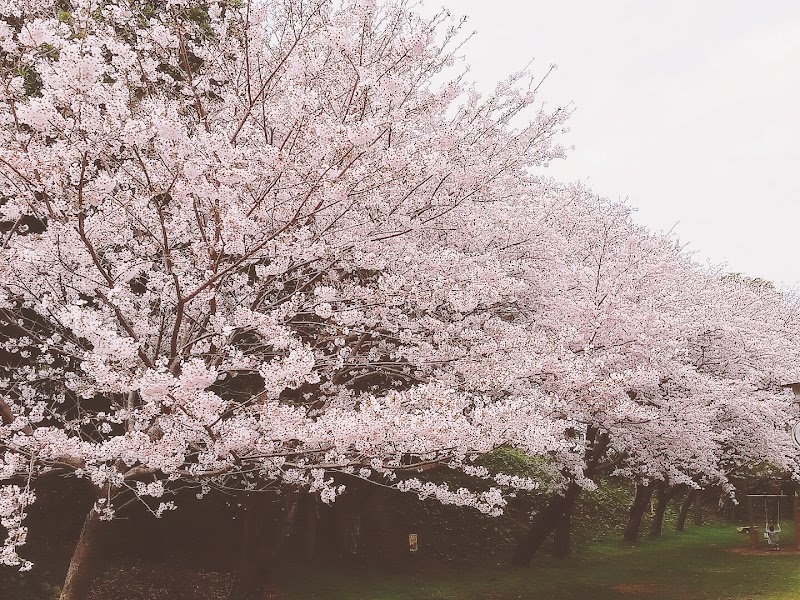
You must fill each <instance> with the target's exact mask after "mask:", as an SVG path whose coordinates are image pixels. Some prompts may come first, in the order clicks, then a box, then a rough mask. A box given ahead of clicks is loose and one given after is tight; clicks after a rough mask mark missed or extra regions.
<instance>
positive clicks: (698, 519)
mask: <svg viewBox="0 0 800 600" xmlns="http://www.w3.org/2000/svg"><path fill="white" fill-rule="evenodd" d="M701 500H702V499H701V496H700V494H699V493H698V494H697V497H696V498H695V501H694V524H695V525H697V526H698V527H699V526H700V525H702V524H703V503H702V501H701Z"/></svg>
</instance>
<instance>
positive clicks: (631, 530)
mask: <svg viewBox="0 0 800 600" xmlns="http://www.w3.org/2000/svg"><path fill="white" fill-rule="evenodd" d="M652 495H653V486H652V485H645V484H643V483H637V484H636V494H635V495H634V497H633V503H632V504H631V508H630V511H629V512H628V524H627V525H626V526H625V534H624V535H623V536H622V539H623V540H625V541H626V542H628V543H631V544H635V543H636V542H638V541H639V527H641V525H642V517H643V516H644V513H645V511H646V510H647V506H648V505H649V504H650V498H651V496H652Z"/></svg>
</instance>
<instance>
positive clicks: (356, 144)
mask: <svg viewBox="0 0 800 600" xmlns="http://www.w3.org/2000/svg"><path fill="white" fill-rule="evenodd" d="M464 39H465V36H464V35H463V34H462V31H461V22H458V21H453V20H452V19H451V18H450V17H449V15H447V14H446V13H440V14H437V15H434V16H433V17H430V18H423V17H421V16H420V15H419V14H417V13H416V12H415V10H414V6H413V3H412V2H410V1H407V0H393V1H387V2H383V3H376V2H371V1H369V0H344V1H341V2H339V1H333V0H317V1H308V0H241V1H240V0H210V1H204V2H199V1H197V0H157V1H152V2H149V3H142V2H138V1H134V0H69V1H67V0H59V1H55V0H21V1H20V2H15V3H12V4H11V5H7V4H4V5H2V6H0V99H2V104H0V222H2V223H3V237H2V250H0V252H1V254H0V323H2V325H3V329H2V337H0V343H2V350H3V351H4V355H3V356H4V358H3V361H4V363H3V373H2V378H1V379H0V386H1V387H0V416H2V424H1V425H0V447H1V448H2V452H3V454H2V457H0V516H1V517H2V519H3V521H2V524H3V526H4V528H5V529H6V531H7V538H6V541H5V545H4V548H3V551H2V554H0V562H2V563H3V564H6V565H13V566H19V567H22V568H29V566H30V563H28V562H27V561H25V560H24V559H22V558H21V557H20V556H19V555H18V554H17V550H18V549H19V548H20V546H22V545H24V542H25V536H26V528H25V526H24V520H23V519H24V516H25V512H26V507H27V506H29V505H30V504H31V503H32V502H34V501H35V493H36V487H35V484H36V481H37V480H39V479H40V478H42V477H46V476H59V475H61V476H76V477H80V478H84V479H86V480H87V481H89V482H90V483H91V485H92V488H93V490H94V491H95V493H96V498H97V500H96V503H95V505H94V507H92V509H91V510H90V511H89V512H88V514H87V516H86V520H85V524H84V529H83V532H82V534H81V538H80V540H79V542H78V546H77V548H76V551H75V554H74V556H73V559H72V562H71V565H70V569H69V572H68V575H67V581H66V584H65V586H64V590H63V593H62V598H64V599H67V598H70V599H71V598H83V597H85V594H86V590H87V589H88V586H89V584H90V582H91V578H92V562H93V561H92V555H93V548H94V540H95V538H96V536H97V534H98V531H99V530H101V529H102V521H103V520H106V519H111V518H113V517H114V516H115V514H116V513H117V511H119V510H121V509H122V508H124V507H125V506H126V505H128V504H129V503H133V502H139V503H141V504H143V505H144V506H147V508H148V509H149V510H150V511H151V512H152V513H153V514H155V515H156V516H159V515H161V514H163V512H164V511H167V510H172V509H174V508H176V505H175V502H174V497H173V494H174V493H175V492H176V491H177V490H180V489H184V488H186V487H193V488H195V489H196V492H197V494H198V495H199V496H201V497H202V496H203V495H204V494H206V493H207V492H208V491H209V490H211V489H213V488H222V489H234V490H245V491H249V492H256V491H263V490H266V489H273V488H278V489H283V488H291V489H297V488H302V489H304V490H307V491H309V492H311V493H314V494H318V495H319V497H320V498H321V499H322V500H323V501H325V502H332V501H334V500H335V498H336V496H337V495H338V494H340V493H342V492H343V486H342V485H341V484H340V483H338V482H339V481H347V480H348V479H352V480H355V479H361V480H368V481H370V482H372V483H374V484H379V485H389V486H394V487H396V488H398V489H400V490H404V491H408V492H411V493H415V494H417V495H418V496H419V497H420V498H427V497H433V498H436V499H437V500H439V501H441V502H445V503H452V504H457V505H464V506H472V507H474V508H476V509H478V510H480V511H483V512H485V513H488V514H497V513H499V511H501V510H502V507H503V506H504V504H505V499H504V497H503V494H502V489H503V488H512V489H513V488H524V489H533V488H535V487H536V485H537V482H534V481H531V480H528V479H524V478H518V477H512V476H509V475H508V474H503V473H491V472H489V471H488V470H486V469H485V468H481V467H479V466H476V465H475V464H474V459H475V458H476V457H478V456H479V455H481V454H483V453H486V452H489V451H491V450H493V449H496V448H497V447H499V446H511V447H514V448H517V449H520V450H521V451H523V452H525V453H528V454H531V455H539V456H547V457H549V459H550V460H551V461H552V463H553V464H554V465H556V467H557V468H558V469H559V470H560V472H561V473H562V475H563V477H564V485H563V489H561V490H560V494H559V495H558V496H557V498H556V500H554V501H553V502H552V503H551V506H550V507H548V509H547V511H545V512H544V513H543V514H542V515H540V518H539V519H538V520H537V521H536V523H535V524H534V528H533V529H532V532H533V533H532V534H531V535H532V536H533V537H532V538H531V539H529V540H528V542H527V543H526V544H525V546H526V549H525V551H524V552H523V553H522V554H521V555H520V557H518V562H523V563H524V562H530V556H532V554H533V552H535V550H536V548H538V544H540V543H541V541H542V540H543V539H544V537H542V536H546V535H548V534H549V533H550V530H551V529H552V527H551V525H548V524H547V523H551V522H553V519H551V518H550V517H559V518H565V517H568V515H569V514H570V512H571V507H572V505H574V501H575V499H576V498H577V496H578V494H579V493H580V491H581V489H583V488H585V487H587V486H592V485H594V484H595V481H596V480H597V479H598V478H599V477H601V476H602V475H603V474H606V473H609V472H612V471H615V472H617V473H620V474H624V475H628V476H630V477H632V478H634V479H639V480H642V479H643V478H648V479H652V480H667V479H668V480H669V481H670V482H675V483H685V484H686V485H689V484H690V483H691V482H695V481H697V478H698V477H706V478H709V479H715V480H719V481H724V478H725V475H724V473H725V472H726V471H725V469H726V468H727V467H725V465H727V464H733V463H737V462H747V461H751V460H755V459H756V458H758V459H763V460H770V461H773V462H775V463H780V464H783V465H786V466H791V461H790V460H789V456H788V454H787V452H786V448H787V446H786V440H787V439H788V438H787V437H786V436H785V435H782V436H781V435H777V434H776V432H779V430H780V427H779V425H780V423H781V421H780V418H779V415H780V414H781V410H782V408H783V406H784V405H783V400H782V398H783V397H782V396H780V394H779V390H778V388H777V387H776V386H777V385H778V384H779V383H784V382H785V380H784V381H781V378H783V377H786V376H788V373H789V372H790V371H791V368H792V366H793V365H794V364H797V361H796V359H797V358H798V356H797V351H796V350H794V348H793V345H794V344H793V342H794V341H795V340H796V339H797V336H796V334H797V324H796V308H797V307H796V304H793V303H792V302H791V301H790V300H789V299H787V297H785V296H783V295H781V294H780V293H777V292H774V291H769V290H758V289H754V288H753V287H752V286H749V287H747V286H744V287H743V286H742V285H741V282H736V281H730V280H723V279H721V278H720V277H719V276H718V274H714V273H710V272H708V271H707V270H704V269H700V268H699V267H697V266H696V265H695V264H694V263H692V261H691V260H690V258H689V257H687V256H685V255H684V254H683V253H682V252H681V251H680V249H679V248H678V247H677V246H676V244H675V243H674V241H672V240H671V239H670V238H668V237H665V236H657V235H652V234H650V233H648V232H646V231H645V230H643V229H642V228H641V227H638V226H636V225H634V223H633V221H632V219H631V214H630V210H629V209H628V208H626V207H625V206H624V205H621V204H618V203H611V202H608V201H605V200H602V199H600V198H598V197H597V196H596V195H594V194H592V193H591V192H590V191H589V190H587V189H585V188H584V187H582V186H578V185H563V184H559V183H557V182H554V181H551V180H549V179H547V178H544V177H541V172H540V171H541V170H542V168H543V167H544V166H546V165H547V164H548V163H549V162H550V161H552V160H557V159H560V158H562V157H563V156H564V151H563V149H562V148H561V147H560V146H559V145H558V143H557V137H558V135H559V133H560V132H561V131H562V129H563V124H564V122H565V120H566V118H567V117H568V112H569V111H568V110H565V109H564V108H560V107H556V108H553V109H547V108H545V107H542V106H540V105H537V104H536V94H535V92H536V89H537V82H538V81H540V80H541V77H542V76H545V77H546V75H547V73H543V74H540V76H539V78H538V79H532V78H531V77H530V75H529V74H527V73H525V72H523V73H518V74H515V75H512V76H511V77H509V78H508V79H506V80H504V81H501V82H500V83H499V84H498V85H497V86H496V88H495V90H494V91H493V92H492V93H490V94H488V95H481V94H479V93H478V92H477V91H476V90H475V89H473V87H471V86H470V85H469V84H468V82H467V81H466V79H465V76H464V75H463V74H461V71H460V69H461V68H462V66H463V64H462V63H461V62H460V60H459V59H458V52H459V47H460V44H461V43H462V42H463V41H464ZM754 422H758V423H759V424H760V427H761V429H760V433H759V435H758V436H757V437H758V439H745V438H746V437H747V436H746V435H744V434H743V432H745V431H747V427H749V426H750V425H752V424H753V423H754ZM784 434H785V432H784ZM740 446H742V448H745V447H746V449H742V448H740ZM737 453H738V454H737ZM781 461H783V462H781ZM432 465H436V466H443V467H447V468H451V469H456V470H459V471H461V472H462V473H466V474H467V475H470V476H472V477H473V478H474V479H475V480H476V484H477V485H476V487H475V488H474V489H471V490H468V489H456V490H453V489H450V488H449V487H448V486H447V485H443V484H434V483H433V482H432V481H430V480H427V479H426V478H425V474H424V471H425V469H426V468H428V467H430V466H432ZM333 475H336V477H337V479H334V477H333ZM548 519H549V520H548ZM529 537H530V536H529ZM531 540H532V541H531Z"/></svg>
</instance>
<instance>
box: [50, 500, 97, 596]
mask: <svg viewBox="0 0 800 600" xmlns="http://www.w3.org/2000/svg"><path fill="white" fill-rule="evenodd" d="M103 530H104V525H103V522H102V521H101V520H100V515H99V514H98V513H97V512H96V511H95V510H94V509H93V508H92V509H91V510H90V511H89V512H88V514H87V515H86V519H84V521H83V528H82V529H81V535H80V537H79V538H78V543H77V544H76V545H75V551H74V552H73V553H72V558H71V559H70V561H69V569H68V570H67V577H66V579H65V581H64V587H63V589H62V590H61V595H60V596H59V600H86V598H88V597H89V590H90V589H91V587H92V582H93V581H94V577H95V574H96V572H97V565H98V563H99V557H100V554H101V552H102V542H103V537H104V536H103V533H104V531H103Z"/></svg>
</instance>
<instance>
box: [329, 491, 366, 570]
mask: <svg viewBox="0 0 800 600" xmlns="http://www.w3.org/2000/svg"><path fill="white" fill-rule="evenodd" d="M364 495H365V491H364V490H363V489H359V488H357V487H355V486H353V487H351V489H350V490H349V491H348V492H346V493H344V494H342V495H341V496H340V497H339V498H337V499H336V503H335V504H334V506H333V515H334V531H335V533H336V549H337V553H338V554H339V557H340V558H344V557H346V558H352V557H354V556H356V555H357V554H358V552H359V550H360V549H361V504H362V500H363V498H364Z"/></svg>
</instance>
